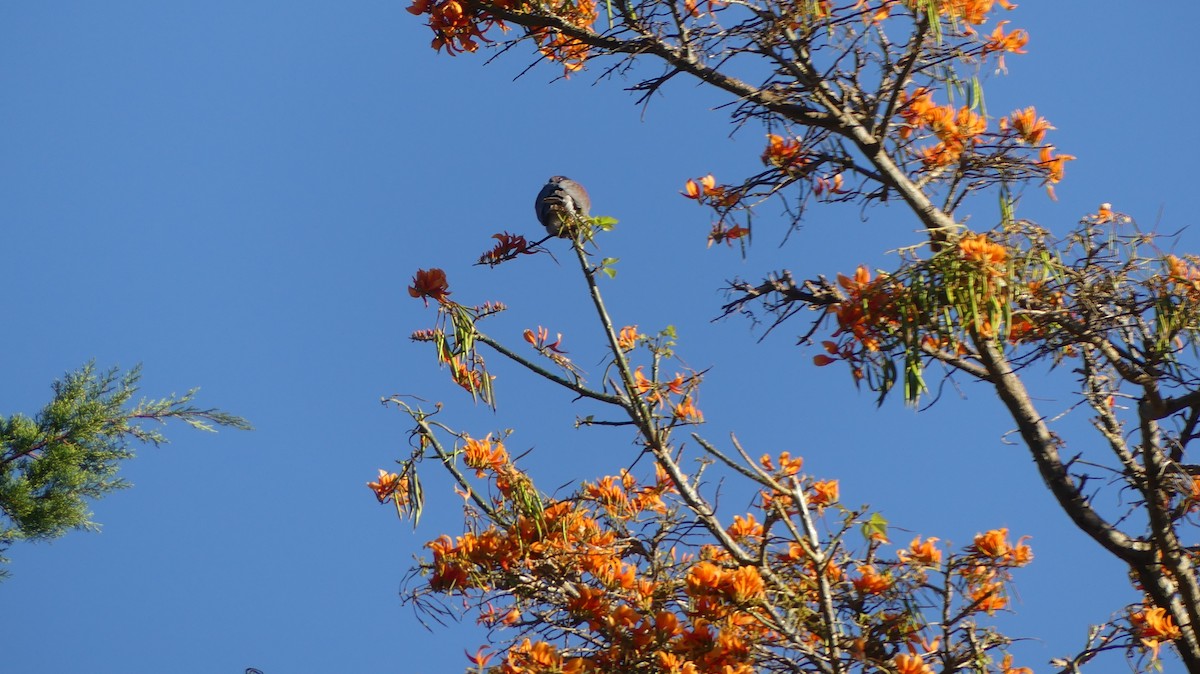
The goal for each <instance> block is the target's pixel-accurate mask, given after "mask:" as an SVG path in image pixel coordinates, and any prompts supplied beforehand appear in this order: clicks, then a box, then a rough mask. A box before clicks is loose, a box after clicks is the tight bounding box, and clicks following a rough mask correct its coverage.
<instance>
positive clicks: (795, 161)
mask: <svg viewBox="0 0 1200 674" xmlns="http://www.w3.org/2000/svg"><path fill="white" fill-rule="evenodd" d="M762 161H763V163H764V164H766V165H767V166H776V167H779V168H784V169H786V168H791V167H793V166H803V165H804V164H806V163H808V159H807V158H806V157H805V156H804V152H803V150H802V149H801V148H800V139H799V138H784V137H783V136H778V135H776V134H773V133H770V134H767V149H766V150H763V154H762Z"/></svg>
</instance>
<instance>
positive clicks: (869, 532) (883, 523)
mask: <svg viewBox="0 0 1200 674" xmlns="http://www.w3.org/2000/svg"><path fill="white" fill-rule="evenodd" d="M887 528H888V521H887V520H886V519H884V517H883V515H880V514H879V513H871V517H870V518H869V519H868V520H867V521H866V522H863V523H862V535H863V538H865V539H867V541H868V542H870V541H872V540H874V539H876V538H882V539H883V540H887Z"/></svg>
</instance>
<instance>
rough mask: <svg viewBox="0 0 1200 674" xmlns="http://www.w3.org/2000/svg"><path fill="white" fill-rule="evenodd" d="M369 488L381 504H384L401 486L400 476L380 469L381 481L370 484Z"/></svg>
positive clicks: (368, 484)
mask: <svg viewBox="0 0 1200 674" xmlns="http://www.w3.org/2000/svg"><path fill="white" fill-rule="evenodd" d="M367 486H368V487H370V488H371V491H373V492H375V498H377V499H379V502H380V503H383V502H384V501H386V500H388V498H389V497H390V496H391V495H392V493H394V492H395V491H396V489H397V487H399V486H400V476H399V475H397V474H395V473H389V472H387V471H386V470H384V469H382V468H380V469H379V479H378V480H377V481H375V482H368V483H367Z"/></svg>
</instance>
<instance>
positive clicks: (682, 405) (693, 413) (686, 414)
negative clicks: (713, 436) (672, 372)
mask: <svg viewBox="0 0 1200 674" xmlns="http://www.w3.org/2000/svg"><path fill="white" fill-rule="evenodd" d="M671 413H672V414H674V415H675V418H676V419H679V420H680V421H695V422H700V421H704V413H703V412H701V411H700V410H699V409H697V408H696V406H695V405H694V404H693V403H692V397H691V396H684V397H683V400H680V401H679V404H677V405H675V407H674V408H673V409H672V410H671Z"/></svg>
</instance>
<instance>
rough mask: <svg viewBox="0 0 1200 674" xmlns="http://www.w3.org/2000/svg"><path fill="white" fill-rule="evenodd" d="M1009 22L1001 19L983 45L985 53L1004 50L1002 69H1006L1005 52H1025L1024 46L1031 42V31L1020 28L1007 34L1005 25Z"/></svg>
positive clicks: (1000, 63) (1001, 57)
mask: <svg viewBox="0 0 1200 674" xmlns="http://www.w3.org/2000/svg"><path fill="white" fill-rule="evenodd" d="M1007 23H1008V22H1007V21H1001V22H1000V23H998V24H996V30H994V31H992V34H991V35H989V36H988V41H987V42H986V43H985V44H984V45H983V53H985V54H987V53H990V52H997V51H998V52H1002V53H1001V54H1000V61H999V66H1000V69H1001V70H1004V69H1005V68H1004V53H1003V52H1007V53H1010V54H1024V53H1025V50H1024V49H1023V47H1024V46H1025V45H1026V43H1028V42H1029V33H1027V32H1025V31H1023V30H1021V29H1019V28H1018V29H1017V30H1014V31H1012V32H1011V33H1008V34H1005V32H1004V25H1005V24H1007Z"/></svg>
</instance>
